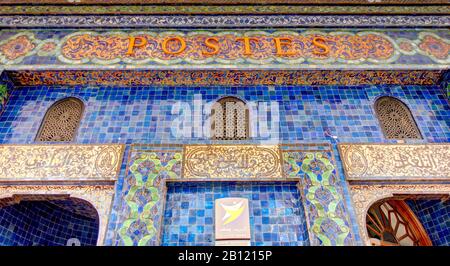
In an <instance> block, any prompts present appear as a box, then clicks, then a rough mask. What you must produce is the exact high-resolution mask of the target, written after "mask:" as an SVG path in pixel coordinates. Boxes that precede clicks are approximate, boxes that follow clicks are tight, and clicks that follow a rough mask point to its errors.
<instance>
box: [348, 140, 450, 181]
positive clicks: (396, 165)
mask: <svg viewBox="0 0 450 266" xmlns="http://www.w3.org/2000/svg"><path fill="white" fill-rule="evenodd" d="M339 151H340V154H341V157H342V160H343V163H344V170H345V175H346V178H347V180H377V179H378V180H379V179H408V180H411V179H421V180H423V179H450V165H449V164H448V163H445V162H449V161H450V145H449V144H432V145H430V144H417V145H392V144H386V145H376V144H340V145H339Z"/></svg>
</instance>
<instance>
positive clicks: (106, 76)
mask: <svg viewBox="0 0 450 266" xmlns="http://www.w3.org/2000/svg"><path fill="white" fill-rule="evenodd" d="M443 73H444V71H439V70H436V71H431V70H428V71H427V70H398V71H394V70H384V71H383V70H181V69H180V70H152V71H146V70H54V71H52V70H49V71H11V72H9V71H8V72H7V74H8V76H9V77H10V79H11V81H12V82H13V83H14V84H15V85H16V86H41V85H46V86H77V85H92V86H146V85H153V86H213V85H218V86H254V85H311V86H314V85H342V84H345V85H348V86H351V85H377V84H392V85H394V84H395V85H436V84H439V82H440V79H441V77H442V75H443Z"/></svg>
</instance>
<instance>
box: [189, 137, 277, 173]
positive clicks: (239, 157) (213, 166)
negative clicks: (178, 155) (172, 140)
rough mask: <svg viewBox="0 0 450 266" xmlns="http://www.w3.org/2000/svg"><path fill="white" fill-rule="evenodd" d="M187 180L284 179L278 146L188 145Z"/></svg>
mask: <svg viewBox="0 0 450 266" xmlns="http://www.w3.org/2000/svg"><path fill="white" fill-rule="evenodd" d="M183 177H184V178H241V179H245V178H282V177H283V174H282V166H281V154H280V150H279V148H278V146H276V145H187V146H185V147H184V159H183Z"/></svg>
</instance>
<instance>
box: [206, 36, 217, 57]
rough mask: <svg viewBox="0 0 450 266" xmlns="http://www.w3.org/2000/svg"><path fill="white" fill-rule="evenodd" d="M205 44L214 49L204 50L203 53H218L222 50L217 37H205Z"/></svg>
mask: <svg viewBox="0 0 450 266" xmlns="http://www.w3.org/2000/svg"><path fill="white" fill-rule="evenodd" d="M205 45H206V47H208V48H211V49H212V51H203V52H202V53H203V55H206V56H208V55H210V56H211V55H216V54H218V53H219V51H220V47H219V39H218V38H217V37H209V38H206V39H205Z"/></svg>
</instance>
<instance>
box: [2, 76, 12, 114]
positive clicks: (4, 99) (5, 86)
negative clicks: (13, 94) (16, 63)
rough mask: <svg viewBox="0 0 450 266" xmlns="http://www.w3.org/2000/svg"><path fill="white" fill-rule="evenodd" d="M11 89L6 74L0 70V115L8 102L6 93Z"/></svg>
mask: <svg viewBox="0 0 450 266" xmlns="http://www.w3.org/2000/svg"><path fill="white" fill-rule="evenodd" d="M11 88H12V84H11V82H10V81H9V80H8V77H7V76H6V73H5V72H4V71H3V69H1V68H0V114H1V113H3V110H4V108H5V106H6V102H7V101H8V95H9V94H8V91H9V90H10V89H11Z"/></svg>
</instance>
